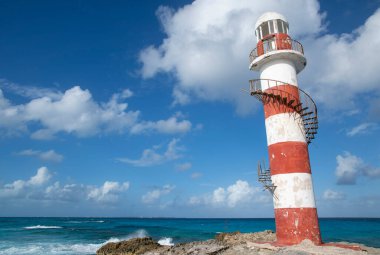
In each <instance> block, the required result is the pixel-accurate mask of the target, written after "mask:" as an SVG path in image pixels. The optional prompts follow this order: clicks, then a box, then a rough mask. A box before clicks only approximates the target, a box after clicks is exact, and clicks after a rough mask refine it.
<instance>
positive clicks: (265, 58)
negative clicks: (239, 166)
mask: <svg viewBox="0 0 380 255" xmlns="http://www.w3.org/2000/svg"><path fill="white" fill-rule="evenodd" d="M255 36H256V39H257V45H256V48H255V49H253V50H252V52H251V54H250V56H249V57H250V65H249V68H250V70H253V71H258V72H259V73H260V79H256V80H250V81H249V82H250V95H251V96H254V97H256V98H257V99H258V100H260V101H261V102H262V103H263V106H264V115H265V128H266V135H267V144H268V158H269V168H266V167H265V166H263V165H262V164H260V163H259V165H258V176H259V181H260V182H262V183H263V184H264V187H265V189H267V190H269V191H270V192H271V193H272V195H273V204H274V214H275V221H276V237H277V243H278V244H280V245H292V244H298V243H300V242H302V241H303V240H306V239H308V240H311V241H312V242H313V243H314V244H317V245H318V244H321V235H320V230H319V223H318V215H317V209H316V204H315V198H314V191H313V181H312V176H311V167H310V160H309V152H308V145H309V144H310V143H311V141H312V139H314V137H315V135H316V133H317V129H318V116H317V107H316V105H315V103H314V101H313V99H312V98H311V97H310V96H309V95H308V94H307V93H306V92H304V91H303V90H302V89H300V88H299V86H298V82H297V74H298V73H300V72H301V71H302V70H303V69H304V68H305V66H306V58H305V56H304V51H303V47H302V44H301V43H299V42H298V41H296V40H293V39H292V38H291V37H290V36H289V23H288V21H287V20H286V18H285V17H284V16H283V15H281V14H279V13H275V12H268V13H265V14H263V15H262V16H261V17H260V18H259V19H258V21H257V22H256V25H255Z"/></svg>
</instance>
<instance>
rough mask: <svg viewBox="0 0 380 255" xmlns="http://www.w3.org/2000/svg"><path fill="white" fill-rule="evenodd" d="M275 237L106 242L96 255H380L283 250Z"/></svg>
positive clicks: (363, 250) (302, 247) (376, 253)
mask: <svg viewBox="0 0 380 255" xmlns="http://www.w3.org/2000/svg"><path fill="white" fill-rule="evenodd" d="M275 240H276V235H275V233H273V232H272V231H270V230H266V231H263V232H257V233H247V234H242V233H239V232H234V233H221V234H219V235H217V236H216V237H215V239H210V240H207V241H200V242H190V243H183V244H176V245H174V246H164V245H160V244H158V243H157V242H155V241H153V240H152V239H151V238H134V239H131V240H128V241H122V242H118V243H107V244H106V245H104V246H103V247H101V248H100V249H99V250H98V251H97V252H96V254H97V255H326V254H329V255H368V254H371V255H380V249H376V248H371V247H365V246H363V245H356V247H357V250H353V249H347V248H341V247H337V245H338V246H339V245H341V246H344V245H351V246H355V244H349V243H339V244H335V245H323V246H316V245H314V244H313V243H312V242H311V241H308V240H305V241H303V242H302V243H300V244H298V245H293V246H286V247H280V246H275V245H273V244H272V243H273V242H274V241H275Z"/></svg>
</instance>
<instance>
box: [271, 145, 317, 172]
mask: <svg viewBox="0 0 380 255" xmlns="http://www.w3.org/2000/svg"><path fill="white" fill-rule="evenodd" d="M268 154H269V165H270V172H271V175H275V174H288V173H311V168H310V160H309V151H308V147H307V143H305V142H283V143H275V144H272V145H269V146H268Z"/></svg>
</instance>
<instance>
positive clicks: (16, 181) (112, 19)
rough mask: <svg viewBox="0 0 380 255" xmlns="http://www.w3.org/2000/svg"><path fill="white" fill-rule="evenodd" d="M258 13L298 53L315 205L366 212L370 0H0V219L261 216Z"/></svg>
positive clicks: (378, 97)
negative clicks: (279, 27)
mask: <svg viewBox="0 0 380 255" xmlns="http://www.w3.org/2000/svg"><path fill="white" fill-rule="evenodd" d="M296 7H297V8H296ZM265 11H277V12H280V13H282V14H284V15H285V16H286V17H287V18H288V20H289V23H290V34H291V36H292V38H293V39H296V40H298V41H300V42H301V43H302V44H303V46H304V49H305V55H306V58H307V60H308V65H307V67H306V69H305V70H304V71H303V72H301V73H300V74H299V76H298V80H299V85H300V87H301V88H302V89H304V90H305V91H307V92H309V94H310V95H311V96H312V97H313V98H314V99H315V101H316V103H317V106H318V110H319V119H320V129H319V133H318V135H317V137H316V139H315V140H314V141H313V143H312V144H311V145H310V146H309V150H310V159H311V165H312V171H313V180H314V190H315V195H316V199H317V207H318V212H319V215H320V216H322V217H329V216H354V217H379V216H380V214H379V212H380V195H379V194H380V185H379V184H380V146H379V142H380V138H379V135H378V133H379V131H380V110H379V109H380V87H379V80H380V72H379V71H378V70H379V68H378V67H379V66H380V58H379V57H378V54H377V51H376V49H377V48H379V47H380V36H379V33H378V31H379V30H380V2H379V1H360V2H359V1H342V0H335V1H327V0H324V1H321V2H318V1H315V0H307V1H304V0H295V1H293V2H292V5H289V4H288V3H287V2H285V1H275V0H271V1H265V2H264V1H258V0H257V1H255V0H239V1H236V0H218V1H213V0H196V1H193V2H192V1H178V0H176V1H174V0H168V1H112V2H111V3H110V2H105V1H79V0H78V1H33V2H32V1H1V2H0V33H1V36H0V143H1V145H0V207H1V210H0V216H136V217H140V216H144V217H162V216H164V217H273V206H272V200H271V197H270V195H269V194H268V192H264V191H262V187H261V186H260V184H259V183H258V182H257V176H256V165H257V162H258V161H259V160H264V159H265V160H267V145H266V136H265V128H264V116H263V109H262V106H261V105H260V103H259V102H257V101H255V99H254V98H251V97H250V96H249V95H248V94H245V93H243V92H242V90H241V89H247V88H248V80H249V79H253V78H257V77H258V73H254V72H252V71H249V70H248V64H249V63H248V55H249V53H250V51H251V50H252V49H253V48H254V47H255V44H256V41H255V37H254V34H253V33H254V28H253V26H254V24H255V22H256V20H257V18H258V17H259V16H260V15H261V14H262V13H263V12H265Z"/></svg>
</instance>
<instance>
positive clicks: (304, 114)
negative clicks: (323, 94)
mask: <svg viewBox="0 0 380 255" xmlns="http://www.w3.org/2000/svg"><path fill="white" fill-rule="evenodd" d="M313 113H314V112H307V113H302V114H301V116H302V117H303V116H307V115H310V114H313Z"/></svg>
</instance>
